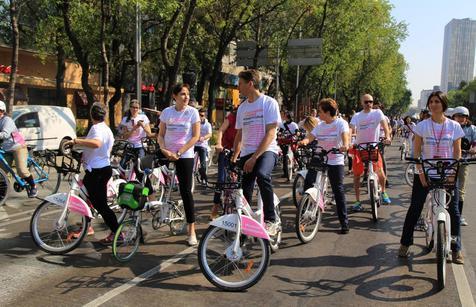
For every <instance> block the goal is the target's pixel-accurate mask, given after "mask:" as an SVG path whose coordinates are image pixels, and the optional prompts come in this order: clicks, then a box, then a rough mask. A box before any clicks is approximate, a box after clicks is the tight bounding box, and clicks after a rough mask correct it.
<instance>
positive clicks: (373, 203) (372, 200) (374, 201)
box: [369, 180, 378, 222]
mask: <svg viewBox="0 0 476 307" xmlns="http://www.w3.org/2000/svg"><path fill="white" fill-rule="evenodd" d="M374 190H375V187H374V182H373V180H370V181H369V195H370V207H371V208H372V220H373V221H374V222H377V221H378V209H377V205H378V204H377V199H375V191H374Z"/></svg>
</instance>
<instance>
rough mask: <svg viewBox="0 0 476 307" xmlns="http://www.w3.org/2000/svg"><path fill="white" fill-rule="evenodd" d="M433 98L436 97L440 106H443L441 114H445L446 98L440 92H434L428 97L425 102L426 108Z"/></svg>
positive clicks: (446, 107)
mask: <svg viewBox="0 0 476 307" xmlns="http://www.w3.org/2000/svg"><path fill="white" fill-rule="evenodd" d="M433 97H438V100H440V102H441V104H442V105H443V112H445V111H446V110H447V109H448V96H446V94H445V93H443V92H442V91H434V92H433V93H431V94H430V96H428V100H427V101H426V107H427V108H428V106H429V105H430V100H431V98H433Z"/></svg>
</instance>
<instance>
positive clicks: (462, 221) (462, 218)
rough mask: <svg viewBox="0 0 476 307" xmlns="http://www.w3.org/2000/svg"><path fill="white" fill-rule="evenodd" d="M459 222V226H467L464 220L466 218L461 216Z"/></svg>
mask: <svg viewBox="0 0 476 307" xmlns="http://www.w3.org/2000/svg"><path fill="white" fill-rule="evenodd" d="M459 224H460V225H461V226H468V222H466V219H465V218H464V217H461V220H460V222H459Z"/></svg>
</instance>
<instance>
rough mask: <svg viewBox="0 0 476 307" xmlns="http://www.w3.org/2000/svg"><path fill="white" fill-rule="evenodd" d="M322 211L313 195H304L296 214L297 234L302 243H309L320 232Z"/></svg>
mask: <svg viewBox="0 0 476 307" xmlns="http://www.w3.org/2000/svg"><path fill="white" fill-rule="evenodd" d="M321 218H322V211H321V209H320V208H318V205H317V203H316V202H315V201H314V200H313V199H312V197H311V195H309V194H307V193H306V194H304V196H303V197H302V199H301V201H300V202H299V206H298V209H297V212H296V223H295V224H296V234H297V237H298V238H299V240H300V241H301V242H302V243H309V242H311V241H312V239H314V237H315V236H316V234H317V232H318V231H319V224H320V223H321Z"/></svg>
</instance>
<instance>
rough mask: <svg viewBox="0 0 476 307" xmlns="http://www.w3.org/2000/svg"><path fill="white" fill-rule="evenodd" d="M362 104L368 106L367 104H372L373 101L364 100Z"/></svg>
mask: <svg viewBox="0 0 476 307" xmlns="http://www.w3.org/2000/svg"><path fill="white" fill-rule="evenodd" d="M364 103H365V104H369V103H374V101H373V100H365V101H364Z"/></svg>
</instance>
